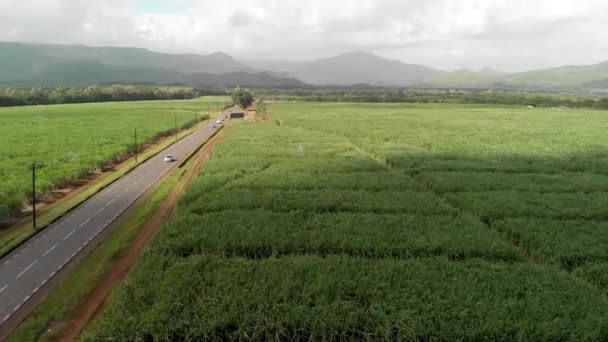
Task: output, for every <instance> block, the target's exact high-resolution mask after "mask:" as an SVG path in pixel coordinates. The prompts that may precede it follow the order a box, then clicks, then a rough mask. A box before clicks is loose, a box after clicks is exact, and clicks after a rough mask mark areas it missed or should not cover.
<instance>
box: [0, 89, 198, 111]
mask: <svg viewBox="0 0 608 342" xmlns="http://www.w3.org/2000/svg"><path fill="white" fill-rule="evenodd" d="M196 96H198V92H197V91H196V90H194V89H192V88H186V87H141V86H139V87H138V86H125V85H117V84H116V85H113V86H111V87H97V86H90V87H86V88H56V89H44V88H40V87H38V88H32V89H26V90H23V89H0V107H9V106H26V105H39V104H63V103H86V102H117V101H142V100H185V99H191V98H194V97H196Z"/></svg>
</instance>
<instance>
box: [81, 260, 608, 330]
mask: <svg viewBox="0 0 608 342" xmlns="http://www.w3.org/2000/svg"><path fill="white" fill-rule="evenodd" d="M601 298H602V297H601V296H600V295H599V293H598V291H596V290H593V289H592V288H590V287H589V286H587V284H585V283H584V282H582V281H580V280H577V279H575V278H573V277H570V276H568V275H567V274H565V273H562V272H559V271H557V270H555V269H546V268H539V267H536V266H533V265H526V264H521V263H517V264H500V263H488V262H484V261H479V260H473V261H468V262H460V263H453V262H449V261H447V260H446V259H443V258H430V259H423V260H409V261H408V260H387V259H384V260H369V259H360V258H353V257H326V258H320V257H315V256H301V257H286V258H280V259H275V258H270V259H262V260H248V259H239V258H229V259H226V258H223V257H213V256H202V255H197V256H193V257H190V258H187V259H178V260H175V259H173V258H171V257H165V256H160V255H155V254H153V253H152V252H149V253H147V254H146V255H145V256H144V258H143V261H142V262H141V263H140V265H139V266H138V269H137V271H136V272H135V273H134V274H133V275H132V276H131V277H130V278H129V279H128V280H127V281H126V283H125V284H123V286H121V288H120V289H119V291H118V292H117V293H116V294H115V296H114V301H113V303H112V304H111V305H110V307H109V308H108V310H107V312H106V314H105V315H104V316H103V319H102V320H101V321H99V322H97V323H96V324H94V326H93V327H92V328H91V330H90V331H89V334H88V335H87V336H85V340H91V341H93V340H95V341H96V340H108V339H123V338H126V337H128V338H129V339H132V340H285V341H305V340H306V341H309V340H327V341H338V340H368V341H377V340H385V341H388V340H407V341H418V340H442V341H447V340H505V341H506V340H527V341H549V340H552V341H556V340H561V341H564V340H596V341H600V340H606V339H608V330H606V325H605V323H606V321H607V320H608V306H607V305H606V301H605V299H601Z"/></svg>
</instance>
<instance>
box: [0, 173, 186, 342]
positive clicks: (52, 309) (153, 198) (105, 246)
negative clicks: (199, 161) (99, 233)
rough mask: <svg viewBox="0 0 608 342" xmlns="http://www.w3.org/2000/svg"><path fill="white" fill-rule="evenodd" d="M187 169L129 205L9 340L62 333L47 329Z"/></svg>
mask: <svg viewBox="0 0 608 342" xmlns="http://www.w3.org/2000/svg"><path fill="white" fill-rule="evenodd" d="M185 171H186V170H185V169H176V170H175V171H173V172H171V174H169V175H168V176H167V177H166V178H165V179H163V180H162V182H161V184H160V185H158V187H157V188H156V189H155V190H154V191H153V192H152V193H151V194H150V195H149V196H148V197H147V198H145V199H144V200H143V201H142V202H141V203H140V204H137V205H135V206H134V207H133V208H131V209H129V214H128V215H127V216H126V217H125V218H123V219H120V221H119V223H118V224H117V225H116V226H115V227H114V228H113V229H112V232H111V233H110V234H109V235H108V237H107V238H105V239H104V240H103V242H101V243H99V245H98V246H96V247H95V248H94V249H93V250H92V251H91V253H90V254H89V255H87V256H86V257H85V258H84V259H83V260H82V261H81V262H80V263H79V264H78V265H77V266H76V267H75V268H74V269H73V270H72V271H70V272H69V273H68V274H67V275H66V276H65V278H64V279H62V280H61V281H60V283H59V284H58V285H57V286H56V287H55V288H54V289H53V290H51V292H50V293H49V294H48V296H47V297H46V298H45V299H44V300H43V302H42V303H41V304H40V305H38V306H37V307H36V308H35V309H34V310H33V311H32V313H31V314H30V315H28V317H27V318H26V319H25V320H24V321H23V322H22V323H21V324H20V325H19V326H18V327H17V329H15V331H14V332H13V333H12V334H11V336H10V338H9V341H15V342H17V341H35V340H37V341H53V340H56V339H57V338H58V337H59V336H60V335H61V333H62V330H61V329H58V330H55V331H52V332H48V333H47V332H46V331H47V329H48V328H49V327H51V326H52V325H53V323H59V325H58V326H59V327H60V328H61V323H63V322H64V321H65V320H67V319H70V318H71V317H72V316H73V315H74V313H75V310H76V309H77V308H78V306H79V304H80V303H81V302H82V301H83V300H84V298H86V296H87V295H88V294H89V293H90V292H91V291H92V290H93V289H94V288H95V286H96V285H97V283H98V282H99V279H100V278H101V277H102V276H103V275H104V274H105V273H107V272H108V270H110V269H111V267H112V265H113V264H114V263H115V262H116V260H118V259H119V258H120V256H121V253H122V252H123V251H124V250H125V249H126V248H128V247H129V246H130V245H131V244H132V242H133V240H134V239H135V237H136V236H137V233H138V232H139V231H140V229H141V227H142V226H143V225H144V224H145V223H146V222H147V221H148V220H149V218H150V217H151V216H152V214H153V213H154V211H155V210H156V209H157V208H158V207H159V206H160V205H161V204H162V202H163V201H164V199H165V198H166V197H167V195H168V194H169V193H170V192H171V191H172V190H173V188H174V187H175V186H176V184H177V183H178V182H179V180H180V178H181V177H182V176H183V174H184V173H185Z"/></svg>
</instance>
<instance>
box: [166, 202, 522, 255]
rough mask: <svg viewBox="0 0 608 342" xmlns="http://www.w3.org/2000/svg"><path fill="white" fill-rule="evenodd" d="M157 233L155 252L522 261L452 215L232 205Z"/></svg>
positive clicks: (492, 236) (491, 234)
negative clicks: (284, 210)
mask: <svg viewBox="0 0 608 342" xmlns="http://www.w3.org/2000/svg"><path fill="white" fill-rule="evenodd" d="M159 234H160V235H159V237H158V243H157V244H155V248H154V253H159V254H168V255H177V256H180V257H187V256H190V255H193V254H208V253H212V254H218V255H225V256H241V257H249V258H263V257H269V256H284V255H291V254H319V255H331V254H348V255H357V256H366V257H371V258H383V257H399V258H420V257H428V256H435V255H442V256H446V257H448V258H450V259H453V260H461V259H470V258H481V257H483V258H486V259H493V260H504V261H515V260H520V256H519V254H518V252H517V250H516V249H515V248H513V247H511V246H509V245H507V244H506V243H505V242H504V241H503V240H502V239H501V238H500V236H499V234H498V233H497V232H495V231H493V230H489V229H487V228H486V227H484V226H483V225H482V224H480V223H475V222H471V221H470V220H467V219H466V218H462V217H453V216H419V215H414V214H370V213H356V212H355V213H337V214H329V213H326V214H316V213H306V212H292V213H278V212H270V211H266V210H240V209H238V210H237V209H230V210H224V211H221V212H214V213H207V214H205V215H193V214H185V213H182V215H180V216H179V217H178V218H177V219H176V220H174V221H173V222H172V223H171V224H169V225H167V226H166V227H165V228H164V229H163V231H162V232H161V233H159Z"/></svg>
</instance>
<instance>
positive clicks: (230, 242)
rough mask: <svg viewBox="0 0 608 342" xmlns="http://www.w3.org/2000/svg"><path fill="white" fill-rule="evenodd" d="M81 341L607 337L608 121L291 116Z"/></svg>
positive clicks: (254, 139)
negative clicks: (607, 139)
mask: <svg viewBox="0 0 608 342" xmlns="http://www.w3.org/2000/svg"><path fill="white" fill-rule="evenodd" d="M271 111H272V113H273V115H274V117H275V118H277V119H280V120H281V122H282V126H277V125H274V124H270V123H243V124H238V125H234V126H233V127H231V128H230V130H229V132H228V134H227V136H226V138H225V140H224V142H223V144H222V145H220V146H219V147H218V148H217V149H216V150H215V152H214V154H213V155H212V157H211V159H210V160H209V162H208V163H207V164H206V166H205V167H204V168H203V170H202V171H201V177H200V178H199V179H198V180H197V181H196V182H195V183H194V184H193V185H192V186H191V187H190V189H189V191H188V192H187V193H186V194H184V197H183V198H182V201H181V203H180V206H179V208H178V215H177V217H176V219H175V220H173V221H172V222H171V223H169V224H167V225H166V226H165V227H164V228H163V229H162V230H161V231H159V233H158V234H157V236H156V237H155V238H154V240H153V241H152V243H151V246H150V248H149V249H148V250H147V251H146V252H145V254H144V255H142V257H141V258H140V260H139V262H138V265H137V266H136V268H135V270H134V271H133V272H132V274H131V275H130V276H129V277H128V278H127V280H126V281H125V282H124V283H123V284H122V285H121V286H120V287H119V288H118V289H117V291H116V292H115V293H114V295H113V297H112V300H111V303H110V304H109V306H108V307H107V308H106V310H105V311H104V313H103V314H102V316H101V317H100V319H99V320H97V321H96V322H94V323H93V325H92V326H91V327H90V328H89V330H88V331H87V332H86V334H85V335H84V336H83V338H84V340H106V339H117V340H121V339H127V338H128V339H133V340H243V339H244V340H290V341H291V340H296V341H298V340H300V341H303V340H328V341H337V340H369V341H376V340H409V341H416V340H437V341H452V340H475V341H480V340H483V341H490V340H492V341H493V340H509V341H510V340H524V341H529V340H531V341H537V340H540V341H555V340H560V341H564V340H588V341H603V340H607V339H608V301H607V299H606V295H607V294H608V277H606V274H607V271H608V267H607V266H606V265H608V260H607V257H608V253H607V252H606V251H607V250H608V244H607V241H608V240H607V233H606V228H608V211H607V209H606V208H607V207H608V200H607V198H608V197H607V196H606V191H607V190H608V171H606V170H608V168H606V166H608V158H607V157H606V154H605V152H604V149H605V147H606V146H605V143H603V142H604V141H605V139H603V135H604V132H605V131H606V128H608V120H606V119H608V113H605V112H587V111H570V112H567V111H554V110H550V109H547V110H537V109H534V110H530V109H521V108H515V107H481V106H454V105H451V106H448V105H445V106H442V105H377V104H375V105H365V104H359V105H353V104H314V103H306V104H283V105H274V106H272V107H271Z"/></svg>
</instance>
